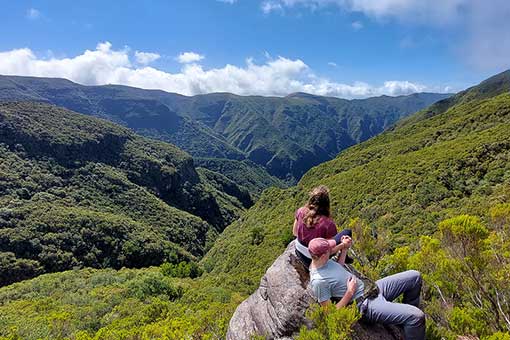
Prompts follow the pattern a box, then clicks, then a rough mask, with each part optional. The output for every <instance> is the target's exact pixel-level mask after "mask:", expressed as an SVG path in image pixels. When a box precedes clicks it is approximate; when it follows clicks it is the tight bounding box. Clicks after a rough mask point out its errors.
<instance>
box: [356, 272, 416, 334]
mask: <svg viewBox="0 0 510 340" xmlns="http://www.w3.org/2000/svg"><path fill="white" fill-rule="evenodd" d="M376 284H377V286H378V287H379V290H380V292H379V296H377V297H376V298H374V299H371V300H369V299H367V300H365V301H364V302H363V303H362V304H361V306H360V311H361V313H362V314H363V317H364V318H365V319H367V320H368V321H370V322H377V323H383V324H393V325H401V326H403V327H404V334H405V338H406V340H424V339H425V314H424V313H423V312H422V311H421V310H420V309H419V308H418V305H419V303H420V290H421V276H420V273H419V272H418V271H416V270H408V271H405V272H402V273H398V274H395V275H391V276H388V277H385V278H383V279H381V280H379V281H377V282H376ZM400 294H404V299H403V303H395V302H392V301H393V300H395V299H396V298H397V297H398V296H399V295H400Z"/></svg>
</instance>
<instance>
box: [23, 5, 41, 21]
mask: <svg viewBox="0 0 510 340" xmlns="http://www.w3.org/2000/svg"><path fill="white" fill-rule="evenodd" d="M26 17H27V19H30V20H36V19H39V18H40V17H41V12H40V11H39V10H38V9H35V8H29V9H28V10H27V14H26Z"/></svg>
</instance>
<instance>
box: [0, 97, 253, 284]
mask: <svg viewBox="0 0 510 340" xmlns="http://www.w3.org/2000/svg"><path fill="white" fill-rule="evenodd" d="M0 151H1V152H0V207H1V208H0V273H1V275H0V285H5V284H9V283H11V282H15V281H19V280H21V279H24V278H29V277H33V276H35V275H37V274H39V273H43V272H54V271H62V270H66V269H71V268H74V267H83V266H87V267H96V268H106V267H112V268H121V267H145V266H149V265H154V264H160V263H162V262H163V261H169V262H179V261H183V260H185V261H192V260H196V258H197V257H201V256H202V255H203V254H204V252H205V250H206V249H207V247H209V246H210V244H211V242H212V240H213V239H214V238H215V237H216V235H218V233H220V232H221V231H222V230H223V228H224V227H225V226H226V225H228V224H229V223H231V222H232V221H233V220H235V219H236V218H237V217H238V216H239V214H240V213H241V212H242V211H243V210H244V209H245V208H246V207H248V206H250V205H251V204H252V201H251V198H250V195H249V194H248V192H247V191H246V190H244V189H241V188H239V187H237V185H236V184H235V183H232V182H231V181H230V180H228V179H226V178H225V177H224V176H221V175H219V174H218V176H213V175H211V174H207V175H205V174H203V173H202V171H200V170H198V171H197V169H196V168H195V166H194V164H193V160H192V158H191V157H190V156H189V155H188V154H187V153H185V152H183V151H181V150H179V149H178V148H176V147H175V146H173V145H170V144H167V143H163V142H158V141H153V140H149V139H147V138H142V137H139V136H138V135H136V134H134V133H133V132H132V131H131V130H129V129H126V128H123V127H121V126H118V125H116V124H113V123H111V122H108V121H105V120H101V119H97V118H92V117H87V116H84V115H81V114H77V113H73V112H71V111H68V110H65V109H61V108H57V107H55V106H50V105H47V104H40V103H4V104H0Z"/></svg>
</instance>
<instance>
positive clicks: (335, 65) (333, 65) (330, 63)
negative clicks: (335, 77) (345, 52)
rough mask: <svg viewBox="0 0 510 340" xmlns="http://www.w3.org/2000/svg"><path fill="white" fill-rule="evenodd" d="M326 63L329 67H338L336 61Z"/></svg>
mask: <svg viewBox="0 0 510 340" xmlns="http://www.w3.org/2000/svg"><path fill="white" fill-rule="evenodd" d="M328 65H329V66H331V67H338V65H337V64H336V63H334V62H332V61H330V62H329V63H328Z"/></svg>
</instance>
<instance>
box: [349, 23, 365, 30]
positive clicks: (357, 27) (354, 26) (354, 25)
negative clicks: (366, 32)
mask: <svg viewBox="0 0 510 340" xmlns="http://www.w3.org/2000/svg"><path fill="white" fill-rule="evenodd" d="M351 26H352V28H353V29H354V30H355V31H359V30H360V29H362V28H363V23H362V22H361V21H354V22H353V23H352V24H351Z"/></svg>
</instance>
